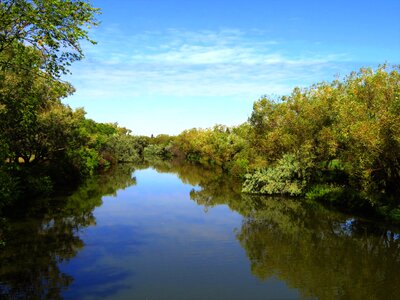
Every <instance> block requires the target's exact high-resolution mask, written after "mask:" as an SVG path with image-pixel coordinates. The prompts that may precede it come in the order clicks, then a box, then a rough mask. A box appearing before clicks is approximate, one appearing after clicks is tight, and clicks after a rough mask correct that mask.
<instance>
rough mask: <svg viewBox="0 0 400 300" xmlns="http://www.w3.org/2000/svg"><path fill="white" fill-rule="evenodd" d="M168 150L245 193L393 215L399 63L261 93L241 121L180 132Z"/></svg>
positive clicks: (399, 184) (399, 135) (398, 164)
mask: <svg viewBox="0 0 400 300" xmlns="http://www.w3.org/2000/svg"><path fill="white" fill-rule="evenodd" d="M169 149H170V150H171V151H172V153H174V154H175V155H178V156H182V157H184V158H186V159H187V160H190V161H196V162H198V163H201V164H213V165H218V166H221V167H222V168H223V169H225V170H226V171H227V172H229V173H231V174H232V175H235V176H239V177H241V178H243V180H244V184H243V191H244V192H246V193H261V194H287V195H291V196H298V195H302V196H306V197H308V198H310V199H317V200H322V201H324V202H326V203H328V204H332V205H335V206H338V207H341V208H344V209H347V210H351V211H363V212H368V213H372V214H375V215H376V214H377V215H384V216H386V217H387V218H389V219H391V220H400V207H399V204H400V199H399V197H398V195H399V194H400V74H399V68H398V67H397V66H394V67H390V66H386V65H384V66H381V67H379V68H378V69H377V70H372V69H361V70H360V71H359V72H358V73H355V72H354V73H351V74H350V75H349V76H347V77H346V78H344V80H335V81H333V82H332V83H320V84H316V85H313V86H311V87H310V88H305V89H299V88H295V89H294V90H293V92H292V93H291V94H290V95H289V96H283V97H280V98H278V99H269V98H267V97H263V98H261V99H260V100H258V101H256V102H255V103H254V106H253V112H252V114H251V117H250V118H249V120H248V122H246V123H244V124H242V125H240V126H237V127H233V128H228V127H225V126H215V127H214V128H212V129H205V130H202V129H191V130H186V131H184V132H182V133H181V134H180V135H178V136H177V137H176V138H175V139H174V140H173V142H172V143H171V145H170V146H169Z"/></svg>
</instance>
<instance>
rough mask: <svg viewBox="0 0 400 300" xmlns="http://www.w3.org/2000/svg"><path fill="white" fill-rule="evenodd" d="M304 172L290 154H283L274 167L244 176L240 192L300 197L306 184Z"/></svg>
mask: <svg viewBox="0 0 400 300" xmlns="http://www.w3.org/2000/svg"><path fill="white" fill-rule="evenodd" d="M306 177H307V176H306V173H305V170H304V169H302V168H301V164H300V163H299V161H298V160H296V158H295V156H294V155H292V154H285V155H284V156H283V157H282V158H281V159H280V160H279V161H278V163H277V164H276V165H275V166H274V167H270V168H267V169H259V170H257V171H256V172H255V173H254V174H247V175H245V178H246V180H245V182H244V183H243V189H242V191H243V192H245V193H255V194H270V195H272V194H289V195H291V196H295V195H301V194H302V193H303V189H304V188H305V186H306V184H307V180H306Z"/></svg>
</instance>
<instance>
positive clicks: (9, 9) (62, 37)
mask: <svg viewBox="0 0 400 300" xmlns="http://www.w3.org/2000/svg"><path fill="white" fill-rule="evenodd" d="M98 13H99V9H97V8H94V7H92V6H91V5H90V4H89V2H87V1H82V0H1V1H0V67H1V68H10V67H12V66H13V62H12V60H10V59H8V57H4V56H2V54H3V53H4V52H7V51H9V50H10V49H14V51H15V50H16V55H23V53H20V52H19V51H20V50H21V51H22V52H23V49H22V48H23V47H21V46H20V45H24V46H28V45H29V46H32V47H33V48H35V49H36V50H38V51H39V52H40V53H41V59H42V62H41V67H42V69H44V70H45V71H46V72H47V73H48V74H51V75H52V76H55V77H58V76H60V74H62V73H66V72H67V67H68V66H69V65H70V64H71V62H73V61H76V60H80V59H82V58H83V56H84V55H83V51H82V48H81V45H80V41H81V40H87V41H89V42H92V43H94V41H92V40H91V39H90V38H89V37H88V31H87V29H88V28H90V26H95V25H97V24H98V22H97V21H96V19H95V15H96V14H98Z"/></svg>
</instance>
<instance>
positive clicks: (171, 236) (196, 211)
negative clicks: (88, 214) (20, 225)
mask: <svg viewBox="0 0 400 300" xmlns="http://www.w3.org/2000/svg"><path fill="white" fill-rule="evenodd" d="M135 176H136V178H137V185H136V186H132V187H129V188H127V189H125V190H121V191H119V192H118V193H117V197H104V198H103V205H102V206H101V207H99V208H97V209H96V210H95V211H94V215H95V218H96V222H97V225H96V226H92V227H89V228H86V229H85V230H84V231H83V232H82V233H81V235H80V236H81V238H82V240H83V241H84V242H85V248H84V249H82V250H81V251H80V252H79V253H78V255H77V257H75V258H74V259H72V260H71V261H70V262H68V263H64V264H62V265H61V266H60V268H61V270H62V271H63V272H65V273H67V274H70V275H72V276H73V277H74V282H73V284H72V285H71V286H70V288H69V289H68V291H66V292H65V293H64V296H65V298H70V299H99V298H102V299H103V298H104V299H269V298H273V299H295V298H297V297H298V294H297V292H296V290H292V289H288V288H287V286H286V285H285V283H283V282H281V281H278V280H276V279H274V278H272V279H269V280H268V281H266V282H262V281H260V280H259V279H257V278H255V277H254V276H253V275H251V272H250V266H249V261H248V259H247V257H246V254H245V252H244V250H243V249H242V248H241V246H240V244H239V242H238V241H237V239H236V237H235V229H239V228H240V227H241V223H242V217H241V216H240V215H239V214H237V213H235V212H232V211H231V210H230V209H229V208H228V207H227V206H217V207H213V208H209V210H208V212H207V213H205V211H204V207H201V206H198V205H197V204H196V203H195V202H194V201H191V200H190V197H189V192H190V190H192V189H193V186H191V185H188V184H183V183H182V182H181V181H180V180H179V179H178V178H177V177H176V176H175V175H172V174H159V173H157V172H156V171H154V170H152V169H147V170H143V171H138V172H136V173H135Z"/></svg>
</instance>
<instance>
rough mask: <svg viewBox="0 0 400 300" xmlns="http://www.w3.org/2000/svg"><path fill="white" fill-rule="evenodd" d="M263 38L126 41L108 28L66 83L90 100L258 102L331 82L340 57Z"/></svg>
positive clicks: (185, 36)
mask: <svg viewBox="0 0 400 300" xmlns="http://www.w3.org/2000/svg"><path fill="white" fill-rule="evenodd" d="M264 34H265V33H263V32H259V31H252V32H242V31H240V30H220V31H198V32H190V31H184V30H178V29H169V30H165V31H164V32H145V33H142V34H138V35H133V36H130V37H127V36H124V35H121V33H119V32H118V30H116V29H115V28H114V29H109V30H108V31H107V30H106V31H105V32H102V33H99V34H98V39H99V45H98V46H90V47H88V48H87V57H88V60H87V61H86V62H83V63H80V64H79V65H77V66H76V67H75V66H74V69H73V71H74V75H73V77H71V78H72V82H73V84H75V85H76V86H77V88H81V87H80V85H81V84H82V85H84V89H85V92H84V94H85V95H86V96H90V95H91V96H93V97H99V96H100V97H115V96H124V97H127V96H131V97H133V96H135V97H136V96H141V95H153V96H157V95H159V96H166V95H167V96H236V97H248V96H253V97H258V96H260V95H262V94H265V93H274V94H283V93H288V92H289V91H290V90H291V89H292V88H293V86H294V85H299V84H303V83H304V84H310V83H312V82H314V81H315V78H321V77H322V78H323V77H326V75H325V74H327V73H328V74H330V76H331V78H333V75H334V74H335V73H337V72H338V70H337V69H336V68H337V62H338V61H340V60H343V59H344V58H345V56H344V55H343V54H341V55H338V54H333V53H328V54H327V53H322V54H321V53H317V52H315V53H312V52H311V53H310V51H308V52H307V53H301V52H299V53H296V52H294V51H292V50H290V49H289V50H290V51H288V49H287V46H290V44H285V43H283V42H282V41H275V40H268V38H266V37H265V36H264ZM293 50H294V49H293ZM299 51H300V50H299ZM334 66H335V67H334ZM329 72H330V73H329ZM310 81H311V82H310ZM100 88H101V90H102V91H101V92H99V89H100Z"/></svg>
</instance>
